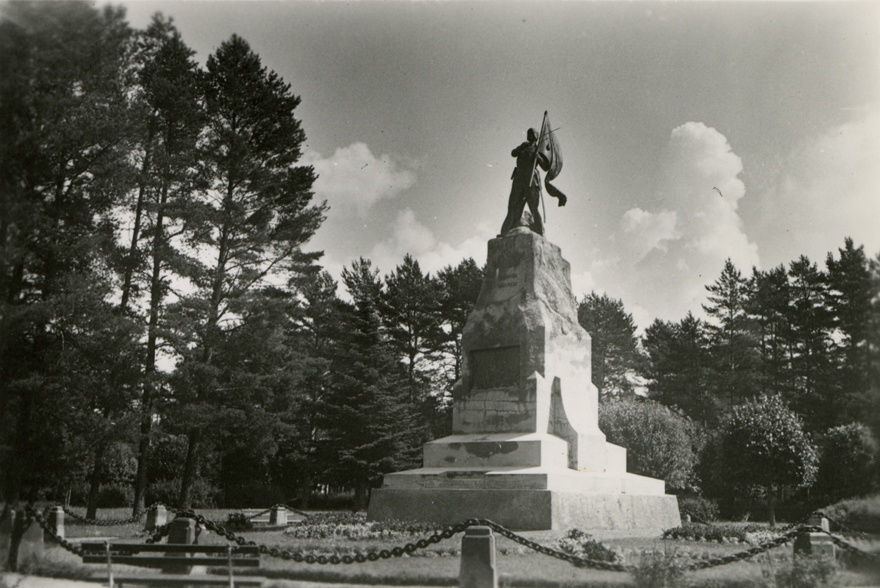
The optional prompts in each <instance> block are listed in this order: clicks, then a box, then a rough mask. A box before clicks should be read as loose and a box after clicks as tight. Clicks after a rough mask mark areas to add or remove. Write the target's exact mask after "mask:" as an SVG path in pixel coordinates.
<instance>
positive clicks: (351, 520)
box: [284, 513, 440, 541]
mask: <svg viewBox="0 0 880 588" xmlns="http://www.w3.org/2000/svg"><path fill="white" fill-rule="evenodd" d="M438 530H440V529H439V527H438V525H435V524H432V523H423V522H418V521H397V520H390V521H367V517H366V515H365V514H364V513H327V514H320V515H315V516H311V517H309V518H307V519H305V520H302V521H297V522H295V523H294V524H293V525H291V526H289V527H288V528H287V529H285V531H284V534H285V535H287V536H288V537H291V538H294V539H334V538H344V539H350V540H352V541H358V540H364V539H368V540H369V539H375V540H379V539H394V538H397V537H412V536H416V535H419V536H424V535H430V534H432V533H435V532H437V531H438Z"/></svg>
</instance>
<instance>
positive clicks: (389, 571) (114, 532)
mask: <svg viewBox="0 0 880 588" xmlns="http://www.w3.org/2000/svg"><path fill="white" fill-rule="evenodd" d="M74 511H76V512H83V511H82V510H81V509H74ZM198 512H199V514H201V515H202V516H204V517H206V518H208V519H210V520H213V521H217V522H221V523H222V522H223V521H225V520H226V517H227V515H228V514H230V513H232V512H238V511H234V510H200V511H198ZM129 515H130V511H129V510H126V509H104V510H102V511H101V512H100V514H99V518H102V519H113V518H120V519H121V518H126V517H128V516H129ZM65 527H66V529H65V530H66V535H67V537H68V538H69V539H74V538H114V539H119V540H125V541H143V540H144V539H145V535H144V534H143V532H142V527H143V520H142V521H141V522H139V523H137V524H129V525H124V526H114V527H98V526H91V525H85V524H83V523H80V522H78V521H76V520H74V519H72V518H70V517H66V520H65ZM522 534H523V535H525V536H527V537H528V538H530V539H532V540H533V541H536V542H538V543H541V544H543V545H547V546H550V547H554V548H556V541H557V540H558V539H559V538H560V537H561V536H562V535H563V533H561V532H558V531H557V532H553V531H542V532H526V533H522ZM239 535H241V536H243V537H245V538H247V539H249V540H252V541H255V542H256V543H258V544H263V545H268V546H271V547H278V548H281V549H284V550H291V551H307V552H319V553H322V554H325V555H329V554H333V553H336V554H339V555H343V554H346V553H349V554H351V553H353V552H354V551H370V550H378V549H388V548H391V547H395V546H402V545H405V544H406V543H410V542H414V541H415V540H416V539H419V538H421V537H423V536H424V535H418V536H413V537H410V536H398V537H395V538H391V539H381V540H375V539H359V540H349V539H346V538H332V539H297V538H294V537H291V536H290V535H285V534H284V532H283V531H280V530H273V531H260V530H258V529H256V530H253V531H245V532H241V533H239ZM595 536H596V538H597V539H599V540H600V541H601V542H602V543H603V544H605V545H606V546H608V547H610V548H613V549H615V550H617V551H618V552H619V553H621V554H622V555H623V558H624V562H625V563H626V564H637V563H638V562H639V561H640V560H641V559H642V558H643V557H644V553H645V552H661V553H666V554H668V555H670V556H672V554H675V557H677V558H681V559H687V560H688V561H692V560H693V559H695V558H703V557H714V556H723V555H729V554H733V553H737V552H740V551H743V550H745V549H747V548H749V547H751V546H749V545H742V544H720V543H703V542H693V541H664V540H661V539H659V538H656V539H652V538H634V537H621V536H620V535H619V533H617V534H616V535H615V534H606V536H605V537H603V536H602V533H601V532H596V533H595ZM199 542H200V543H211V544H214V543H216V544H226V543H227V541H226V539H224V538H223V537H221V536H218V535H216V534H215V533H211V532H207V531H203V532H202V534H201V536H200V537H199ZM853 542H854V543H856V544H857V545H858V546H859V547H860V548H861V549H863V550H866V551H871V552H873V553H877V552H878V551H880V538H878V539H877V540H861V541H853ZM460 544H461V535H457V536H455V537H453V538H452V539H448V540H445V541H442V542H440V543H438V544H435V545H431V546H429V547H428V548H427V549H423V550H419V551H417V552H416V553H415V554H413V555H412V556H404V557H400V558H391V559H388V560H380V561H375V562H366V563H362V564H357V563H355V564H350V565H319V564H306V563H296V562H293V561H286V560H283V559H279V558H272V557H268V556H264V557H263V560H262V562H261V568H260V570H261V571H260V573H261V574H264V575H266V577H267V578H270V579H273V580H277V582H272V584H277V585H279V586H281V585H283V584H284V583H285V582H284V580H304V581H314V582H338V583H352V584H358V583H363V584H386V585H425V586H454V585H457V578H458V571H459V565H460V562H459V557H458V554H459V548H460ZM496 550H497V567H498V572H499V579H500V582H499V583H500V585H501V586H502V587H508V588H513V587H532V588H542V587H548V588H557V587H558V588H563V587H564V588H569V587H575V586H631V585H634V584H633V576H632V575H631V574H628V573H623V572H610V571H600V570H592V569H581V568H576V567H574V566H573V565H571V564H569V563H568V562H565V561H561V560H557V559H555V558H551V557H548V556H545V555H542V554H539V553H535V552H533V551H530V550H528V549H527V548H526V547H523V546H521V545H519V544H517V543H514V542H512V541H511V540H509V539H507V538H504V537H497V539H496ZM791 553H792V549H791V546H790V545H789V546H782V547H779V548H776V549H773V550H771V551H770V552H768V553H765V554H762V555H760V556H758V557H756V558H754V559H752V560H750V561H744V562H737V563H733V564H727V565H724V566H719V567H716V568H712V569H709V570H702V571H694V572H687V573H686V574H685V576H684V578H685V583H686V584H687V585H691V586H719V587H721V586H726V587H727V586H756V585H757V586H760V585H767V586H771V585H772V584H768V583H767V582H765V581H764V579H763V576H764V574H766V573H768V572H771V573H772V571H774V570H779V569H783V568H785V566H786V565H789V566H790V562H791ZM102 569H103V567H102V566H99V565H94V566H84V565H82V564H80V563H79V560H78V558H76V557H75V556H74V555H73V554H70V553H67V552H65V551H64V550H62V549H61V548H58V547H56V548H52V549H49V550H48V551H47V553H46V555H45V556H44V558H43V560H42V561H41V562H38V563H37V564H36V567H35V568H34V572H36V573H37V574H38V575H56V576H67V577H82V575H83V574H88V573H91V572H94V571H101V570H102ZM836 579H837V581H838V582H839V585H845V586H871V585H875V586H876V585H880V570H868V569H866V568H864V567H859V568H855V567H852V566H844V567H841V568H840V569H839V571H838V573H837V575H836ZM682 585H683V584H682Z"/></svg>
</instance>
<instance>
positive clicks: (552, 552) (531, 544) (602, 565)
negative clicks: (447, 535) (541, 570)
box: [462, 519, 631, 572]
mask: <svg viewBox="0 0 880 588" xmlns="http://www.w3.org/2000/svg"><path fill="white" fill-rule="evenodd" d="M462 524H463V525H464V526H465V527H472V526H476V525H480V526H484V527H489V528H490V529H492V530H493V531H495V532H497V533H498V534H499V535H501V536H503V537H507V538H508V539H510V540H511V541H514V542H516V543H519V544H520V545H523V546H525V547H528V548H529V549H531V550H532V551H537V552H538V553H542V554H544V555H548V556H550V557H555V558H556V559H561V560H563V561H567V562H569V563H571V564H574V565H576V566H579V567H586V568H593V569H597V570H610V571H613V572H625V571H628V570H629V569H631V568H629V567H627V566H625V565H623V564H619V563H612V562H608V561H601V560H597V559H587V558H585V557H578V556H576V555H572V554H570V553H565V552H564V551H558V550H556V549H553V548H551V547H547V546H546V545H541V544H540V543H536V542H535V541H532V540H531V539H528V538H527V537H523V536H522V535H517V534H516V533H514V532H513V531H511V530H510V529H507V528H505V527H502V526H501V525H499V524H498V523H495V522H493V521H490V520H486V519H468V520H466V521H465V522H464V523H462Z"/></svg>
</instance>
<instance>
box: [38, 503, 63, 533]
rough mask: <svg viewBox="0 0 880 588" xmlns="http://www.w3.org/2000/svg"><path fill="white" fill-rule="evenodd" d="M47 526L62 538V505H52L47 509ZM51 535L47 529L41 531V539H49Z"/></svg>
mask: <svg viewBox="0 0 880 588" xmlns="http://www.w3.org/2000/svg"><path fill="white" fill-rule="evenodd" d="M46 522H47V523H48V525H49V527H51V528H52V530H54V531H55V534H56V535H57V536H58V537H60V538H61V539H64V507H61V506H53V507H52V509H51V510H50V511H49V517H48V518H47V519H46ZM51 539H52V537H51V536H50V535H49V533H48V532H47V531H43V540H44V541H46V540H51Z"/></svg>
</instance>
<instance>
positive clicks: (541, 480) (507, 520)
mask: <svg viewBox="0 0 880 588" xmlns="http://www.w3.org/2000/svg"><path fill="white" fill-rule="evenodd" d="M545 133H546V134H545ZM550 133H551V131H550V128H549V121H548V120H547V116H546V113H545V120H544V128H542V132H541V135H540V138H539V137H535V139H536V141H535V143H536V146H537V148H538V149H539V150H540V149H543V148H544V145H545V143H547V142H548V136H549V134H550ZM530 142H532V141H530ZM548 147H549V150H552V149H553V148H555V149H557V150H558V146H554V145H552V144H549V143H548ZM514 151H516V150H514ZM539 152H540V151H539ZM555 155H558V154H555ZM516 156H517V155H514V157H516ZM535 159H537V158H535ZM519 160H520V159H519V158H518V166H519ZM560 161H561V160H560ZM532 165H533V166H534V163H533V164H532ZM542 167H543V166H542ZM514 173H515V174H516V172H514ZM536 173H537V172H536ZM549 175H550V172H548V177H549ZM537 189H538V190H540V184H538V186H537ZM514 190H516V187H515V188H514ZM527 196H528V195H526V194H523V191H522V190H520V191H519V192H518V193H514V192H513V191H512V193H511V202H513V201H514V199H515V198H523V199H524V198H526V197H527ZM562 203H564V201H563V200H562V199H560V204H562ZM514 204H515V206H518V214H522V211H523V206H519V203H518V202H515V203H514ZM530 208H532V206H531V205H530ZM511 210H513V211H514V213H515V214H516V213H517V211H516V210H515V207H511V206H509V207H508V219H506V220H505V226H504V228H503V231H502V233H503V234H502V235H500V236H498V237H497V238H495V239H492V240H490V241H489V249H488V256H487V263H486V275H485V278H484V280H483V285H482V289H481V291H480V295H479V298H478V300H477V302H476V305H475V307H474V310H473V312H471V314H470V316H469V317H468V320H467V324H466V326H465V329H464V333H463V336H462V358H461V359H462V376H461V379H460V380H459V381H458V382H457V383H456V385H455V389H454V391H453V411H452V415H453V424H452V435H450V436H448V437H444V438H442V439H437V440H434V441H431V442H429V443H427V444H426V445H425V446H424V451H423V460H424V464H423V467H422V468H419V469H414V470H408V471H403V472H397V473H393V474H387V475H386V476H385V478H384V482H383V486H382V487H381V488H379V489H376V490H374V491H373V494H372V498H371V501H370V507H369V511H368V517H369V518H370V519H371V520H386V519H402V520H422V521H431V522H437V523H442V524H451V523H456V522H460V521H462V520H465V519H468V518H485V519H490V520H492V521H494V522H496V523H499V524H501V525H504V526H506V527H509V528H511V529H516V530H540V529H567V528H574V527H579V528H585V529H665V528H669V527H674V526H677V525H679V524H680V522H681V519H680V516H679V511H678V502H677V499H676V497H675V496H670V495H667V494H666V493H665V484H664V482H663V481H662V480H657V479H653V478H647V477H644V476H638V475H635V474H631V473H628V472H627V471H626V449H624V448H622V447H618V446H616V445H613V444H611V443H608V442H607V441H606V440H605V435H604V434H603V433H602V431H600V430H599V425H598V391H597V390H596V387H595V386H594V385H593V384H592V383H591V381H590V372H591V363H590V336H589V334H587V332H586V331H585V330H584V329H583V327H581V326H580V324H578V321H577V309H576V304H575V298H574V296H573V294H572V290H571V274H570V266H569V263H568V262H567V261H566V260H565V259H563V257H562V253H561V251H560V249H559V247H557V246H556V245H554V244H552V243H550V242H549V241H547V240H546V239H545V238H544V237H543V236H542V235H541V234H539V233H538V232H536V231H535V230H534V228H535V226H538V227H540V226H541V225H540V223H538V224H537V225H535V224H533V223H534V221H533V220H530V219H529V218H527V219H526V220H525V221H521V220H520V221H519V222H510V211H511ZM529 216H530V215H528V214H526V215H525V217H529ZM523 224H525V225H527V226H522V225H523ZM512 225H519V226H512Z"/></svg>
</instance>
